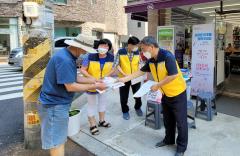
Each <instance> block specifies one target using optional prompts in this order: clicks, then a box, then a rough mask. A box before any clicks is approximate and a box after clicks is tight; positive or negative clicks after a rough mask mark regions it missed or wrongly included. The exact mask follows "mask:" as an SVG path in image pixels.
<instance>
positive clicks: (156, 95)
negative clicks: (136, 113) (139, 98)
mask: <svg viewBox="0 0 240 156" xmlns="http://www.w3.org/2000/svg"><path fill="white" fill-rule="evenodd" d="M147 101H151V102H155V103H161V102H162V93H161V91H160V90H158V91H156V92H153V91H150V92H148V94H147Z"/></svg>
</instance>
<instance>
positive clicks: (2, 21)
mask: <svg viewBox="0 0 240 156" xmlns="http://www.w3.org/2000/svg"><path fill="white" fill-rule="evenodd" d="M0 28H9V18H0Z"/></svg>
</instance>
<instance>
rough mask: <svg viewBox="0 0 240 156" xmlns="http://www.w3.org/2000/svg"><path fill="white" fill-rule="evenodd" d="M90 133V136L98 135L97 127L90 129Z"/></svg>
mask: <svg viewBox="0 0 240 156" xmlns="http://www.w3.org/2000/svg"><path fill="white" fill-rule="evenodd" d="M90 132H91V134H92V135H98V134H99V130H98V129H97V126H92V127H90Z"/></svg>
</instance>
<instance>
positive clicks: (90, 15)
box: [53, 0, 104, 23]
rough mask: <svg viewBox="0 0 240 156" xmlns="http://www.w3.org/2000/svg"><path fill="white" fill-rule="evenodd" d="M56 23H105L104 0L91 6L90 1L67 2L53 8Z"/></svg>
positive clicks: (71, 0)
mask: <svg viewBox="0 0 240 156" xmlns="http://www.w3.org/2000/svg"><path fill="white" fill-rule="evenodd" d="M53 10H54V14H55V20H56V21H82V22H86V21H91V22H99V23H104V0H97V3H96V4H91V1H90V0H67V4H56V3H55V5H54V7H53Z"/></svg>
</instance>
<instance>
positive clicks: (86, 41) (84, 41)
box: [64, 34, 97, 53]
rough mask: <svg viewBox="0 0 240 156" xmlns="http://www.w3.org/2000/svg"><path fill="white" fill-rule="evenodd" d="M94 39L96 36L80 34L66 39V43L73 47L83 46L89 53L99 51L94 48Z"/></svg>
mask: <svg viewBox="0 0 240 156" xmlns="http://www.w3.org/2000/svg"><path fill="white" fill-rule="evenodd" d="M94 40H96V38H95V37H92V36H87V35H83V34H79V35H78V36H77V37H75V38H74V39H72V40H65V41H64V43H66V44H67V45H70V46H73V47H77V48H81V49H83V50H85V51H86V52H88V53H97V51H96V50H95V49H93V44H94Z"/></svg>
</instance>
